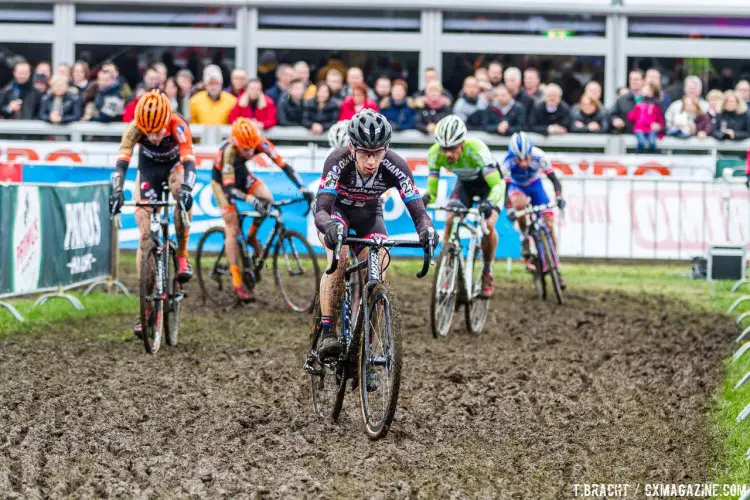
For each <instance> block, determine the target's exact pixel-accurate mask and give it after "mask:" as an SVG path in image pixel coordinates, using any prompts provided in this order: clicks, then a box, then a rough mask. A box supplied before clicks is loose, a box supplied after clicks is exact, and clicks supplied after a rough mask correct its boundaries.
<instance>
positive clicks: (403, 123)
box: [380, 80, 415, 130]
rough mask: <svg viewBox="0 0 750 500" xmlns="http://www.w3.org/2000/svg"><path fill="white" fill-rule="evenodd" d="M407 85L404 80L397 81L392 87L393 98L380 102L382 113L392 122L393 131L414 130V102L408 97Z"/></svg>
mask: <svg viewBox="0 0 750 500" xmlns="http://www.w3.org/2000/svg"><path fill="white" fill-rule="evenodd" d="M407 90H408V89H407V85H406V82H405V81H403V80H395V81H394V82H393V85H391V96H390V97H388V98H386V99H383V100H382V101H381V102H380V113H381V114H382V115H383V116H385V117H386V118H387V119H388V121H389V122H390V124H391V126H392V127H393V130H409V129H413V128H414V118H415V112H414V102H413V100H412V99H411V98H410V97H407Z"/></svg>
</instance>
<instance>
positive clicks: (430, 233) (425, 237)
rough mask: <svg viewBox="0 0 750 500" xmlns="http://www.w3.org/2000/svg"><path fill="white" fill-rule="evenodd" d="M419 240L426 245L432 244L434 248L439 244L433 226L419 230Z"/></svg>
mask: <svg viewBox="0 0 750 500" xmlns="http://www.w3.org/2000/svg"><path fill="white" fill-rule="evenodd" d="M419 242H420V243H422V245H423V246H425V247H426V246H427V245H430V244H432V248H433V249H434V248H435V247H436V246H437V244H438V239H437V236H436V234H435V229H433V228H431V227H424V228H422V230H421V231H419Z"/></svg>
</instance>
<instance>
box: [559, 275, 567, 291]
mask: <svg viewBox="0 0 750 500" xmlns="http://www.w3.org/2000/svg"><path fill="white" fill-rule="evenodd" d="M566 288H568V285H566V284H565V280H564V279H563V277H562V276H560V289H561V290H565V289H566Z"/></svg>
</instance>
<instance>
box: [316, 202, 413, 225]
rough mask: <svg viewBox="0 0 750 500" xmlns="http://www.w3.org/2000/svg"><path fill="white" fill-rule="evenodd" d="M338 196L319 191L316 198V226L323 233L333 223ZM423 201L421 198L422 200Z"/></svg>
mask: <svg viewBox="0 0 750 500" xmlns="http://www.w3.org/2000/svg"><path fill="white" fill-rule="evenodd" d="M335 201H336V197H335V196H333V195H331V194H326V193H318V196H317V197H316V198H315V227H317V228H318V231H320V232H321V233H325V232H326V228H328V225H329V224H330V223H331V221H332V219H331V211H332V210H333V203H334V202H335ZM420 201H421V200H420Z"/></svg>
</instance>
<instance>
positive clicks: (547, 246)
mask: <svg viewBox="0 0 750 500" xmlns="http://www.w3.org/2000/svg"><path fill="white" fill-rule="evenodd" d="M555 207H557V204H556V203H554V202H550V203H547V204H545V205H536V206H528V207H526V208H525V209H523V210H517V211H512V212H511V213H513V214H515V218H516V220H517V219H519V218H521V217H525V218H526V229H525V230H524V232H523V234H522V240H523V241H527V240H528V242H529V251H530V252H531V257H530V259H529V261H530V262H531V263H532V265H533V268H534V269H533V270H531V273H532V275H533V279H534V287H535V288H536V291H537V294H538V295H539V298H540V299H542V300H547V282H546V277H547V276H549V277H550V279H551V281H552V287H553V289H554V291H555V295H556V296H557V303H558V304H559V305H562V304H563V302H564V300H563V292H562V282H561V278H560V262H559V260H558V258H557V249H556V248H555V245H554V243H553V241H552V234H551V233H550V230H549V227H547V224H546V223H545V222H544V218H543V217H541V214H542V213H543V212H546V211H548V210H551V209H553V208H555Z"/></svg>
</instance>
